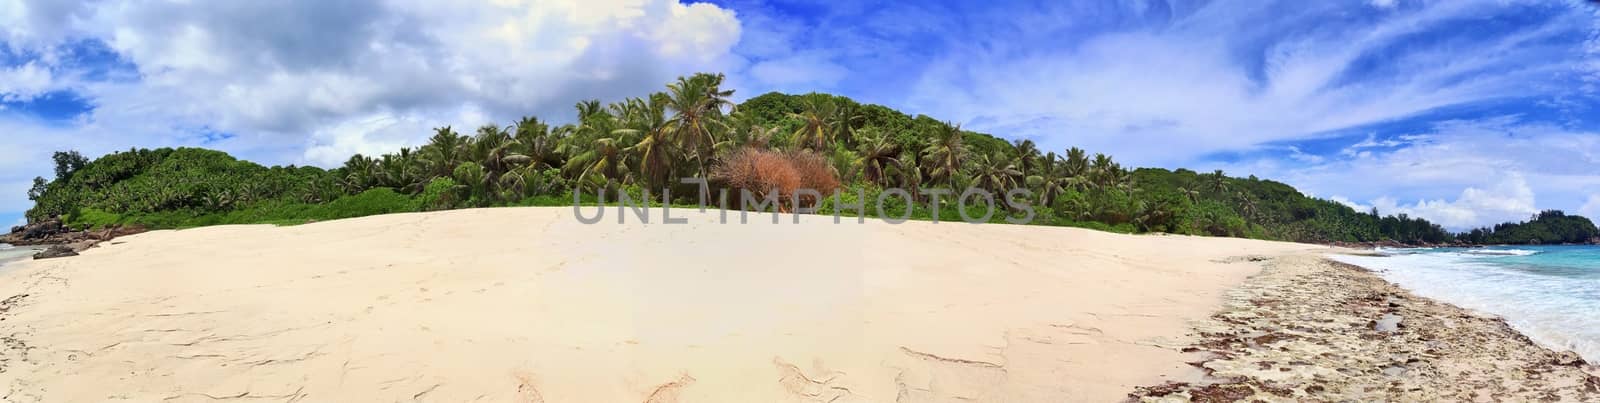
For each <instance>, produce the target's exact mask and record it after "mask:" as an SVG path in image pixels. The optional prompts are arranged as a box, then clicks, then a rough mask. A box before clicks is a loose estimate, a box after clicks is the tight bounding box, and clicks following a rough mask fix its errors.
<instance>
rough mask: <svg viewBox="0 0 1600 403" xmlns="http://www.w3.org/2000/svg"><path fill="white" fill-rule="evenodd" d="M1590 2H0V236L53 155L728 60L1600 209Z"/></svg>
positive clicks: (921, 109)
mask: <svg viewBox="0 0 1600 403" xmlns="http://www.w3.org/2000/svg"><path fill="white" fill-rule="evenodd" d="M1597 13H1600V7H1596V6H1593V5H1591V3H1588V2H1585V1H1579V0H1570V1H1566V0H1541V1H1519V0H1442V1H1408V0H1349V1H1325V2H1306V1H1261V0H1239V1H1230V0H1215V1H1189V0H1166V1H1162V0H1125V1H1111V0H1107V1H1089V0H1081V1H1056V0H1047V1H1006V0H1000V1H987V2H969V1H956V2H946V1H904V2H892V1H860V2H837V1H815V2H812V1H804V2H802V1H787V0H725V1H724V0H715V1H712V2H696V3H685V2H677V1H673V0H537V1H525V0H522V1H519V0H481V1H471V0H463V1H458V2H439V1H429V0H346V1H334V2H328V1H320V0H281V1H270V2H211V1H157V0H129V1H116V2H110V1H82V2H71V1H40V0H0V224H11V225H14V224H18V223H20V222H21V220H22V219H21V214H22V212H23V211H25V210H27V209H28V208H29V207H30V206H31V203H30V202H29V201H28V200H27V198H26V191H27V188H28V187H29V185H30V183H31V180H32V178H34V177H35V176H45V177H49V176H51V175H53V174H52V167H51V162H50V153H51V152H53V151H56V150H67V149H71V150H78V151H80V152H83V153H84V154H86V155H89V156H91V157H93V156H99V155H103V154H106V153H109V152H112V151H118V150H126V149H129V148H132V147H143V148H153V147H166V146H199V147H208V148H215V149H220V150H224V151H227V152H230V153H233V154H234V155H236V156H239V157H241V158H245V159H250V160H253V161H257V162H261V163H264V164H285V165H286V164H297V165H316V166H323V167H334V166H337V165H338V164H339V163H341V162H342V161H344V160H345V159H346V158H348V157H349V155H351V154H354V153H358V152H359V153H369V154H372V153H382V152H388V151H393V150H395V149H397V148H399V147H402V146H413V145H418V144H422V143H423V142H424V141H425V139H426V138H427V136H428V134H429V133H430V130H429V129H430V128H432V127H438V126H445V125H451V126H454V127H458V128H463V127H464V128H471V127H476V126H479V125H482V124H485V123H498V124H502V125H503V124H509V123H510V122H512V121H513V120H515V118H517V117H521V116H528V115H533V116H539V117H542V118H546V119H549V120H554V121H558V122H561V121H570V120H571V119H572V115H573V114H574V113H573V112H572V110H573V104H575V103H576V102H577V101H580V100H584V99H600V100H603V101H615V100H619V99H621V98H623V97H626V96H637V95H642V94H645V93H647V92H651V91H659V90H662V89H663V88H664V87H663V86H664V84H665V83H667V82H669V81H671V80H672V79H673V78H675V77H677V76H680V75H686V74H691V73H694V72H701V71H707V72H723V73H726V74H727V75H728V80H727V83H726V84H727V85H728V86H729V87H731V88H732V89H735V90H736V93H735V98H736V99H745V98H748V97H753V96H756V95H760V94H762V93H765V92H768V91H783V92H791V93H803V92H812V91H820V92H830V93H836V94H840V95H845V96H849V97H852V98H855V99H857V100H859V101H863V102H870V103H878V104H883V105H886V106H890V107H893V108H896V109H900V110H902V111H906V112H908V113H912V114H925V115H929V116H933V117H936V118H939V119H942V120H947V121H951V122H954V123H959V124H961V125H962V127H964V128H967V129H970V130H975V131H981V132H987V133H991V134H994V135H997V136H1000V137H1002V138H1007V139H1014V140H1015V139H1031V140H1033V141H1035V142H1036V143H1038V144H1039V145H1040V148H1041V149H1044V150H1048V151H1057V152H1058V153H1060V152H1061V150H1064V149H1066V148H1067V147H1073V146H1077V147H1082V148H1085V149H1088V150H1090V151H1091V152H1104V153H1107V154H1109V155H1112V156H1113V157H1115V158H1116V159H1118V160H1119V161H1120V162H1122V163H1124V165H1134V166H1154V167H1165V168H1179V167H1185V168H1191V169H1196V170H1200V171H1210V170H1213V169H1222V170H1224V171H1225V172H1227V173H1228V174H1230V175H1233V176H1247V175H1256V176H1259V177H1262V178H1269V179H1275V180H1279V181H1282V182H1285V183H1288V184H1290V185H1293V186H1295V187H1296V188H1298V189H1300V190H1301V191H1302V192H1305V193H1307V194H1310V195H1313V196H1316V197H1322V198H1328V199H1332V200H1336V201H1339V202H1342V203H1345V204H1349V205H1351V206H1353V207H1356V208H1358V209H1362V210H1366V209H1370V208H1374V207H1376V208H1377V209H1378V210H1379V211H1380V212H1382V213H1384V214H1394V213H1406V214H1410V215H1413V216H1421V217H1424V218H1427V219H1429V220H1432V221H1434V222H1438V223H1440V224H1442V225H1444V226H1446V227H1447V228H1451V229H1455V230H1460V229H1465V228H1471V227H1475V226H1481V225H1488V224H1493V223H1497V222H1503V221H1511V220H1523V219H1526V218H1527V217H1528V216H1530V215H1532V214H1534V213H1535V212H1537V211H1538V210H1541V209H1550V208H1555V209H1564V210H1567V211H1569V212H1577V213H1580V214H1586V215H1591V216H1600V169H1597V168H1600V114H1597V113H1596V112H1600V110H1597V108H1600V98H1596V92H1597V91H1600V14H1597Z"/></svg>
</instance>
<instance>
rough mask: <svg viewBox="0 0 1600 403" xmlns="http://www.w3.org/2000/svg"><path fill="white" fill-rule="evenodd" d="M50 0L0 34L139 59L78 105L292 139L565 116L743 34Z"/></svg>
mask: <svg viewBox="0 0 1600 403" xmlns="http://www.w3.org/2000/svg"><path fill="white" fill-rule="evenodd" d="M53 3H54V2H42V1H30V2H16V1H11V2H7V4H8V5H7V6H6V7H4V9H6V10H8V11H5V12H0V25H6V26H9V27H13V28H12V29H10V32H9V33H8V34H7V37H8V39H10V41H9V42H10V43H9V44H10V45H11V46H13V47H20V48H23V49H31V50H34V51H35V52H38V53H48V52H49V51H50V50H51V49H55V48H58V47H61V46H66V45H68V44H70V42H66V41H64V40H63V39H61V38H66V37H71V38H75V39H76V38H82V39H89V40H96V41H102V42H104V43H105V44H106V45H107V46H108V47H109V48H110V49H111V50H113V51H114V52H116V54H117V55H119V56H120V57H122V58H124V59H126V60H127V62H128V63H130V64H131V65H133V66H134V68H136V69H137V73H138V77H137V80H132V81H130V82H121V83H99V82H89V83H84V82H79V83H71V84H63V86H67V85H70V86H72V87H73V88H72V89H74V90H76V91H78V92H81V93H82V94H81V95H84V96H86V97H88V98H90V99H92V100H94V101H95V102H96V103H97V104H98V108H97V110H96V111H95V112H94V116H92V117H91V119H101V118H104V119H114V118H118V117H124V116H125V115H126V114H137V115H141V116H143V119H146V120H159V121H162V122H167V123H170V124H172V125H173V126H176V127H179V128H196V127H205V128H206V129H207V130H211V131H218V132H230V133H234V132H236V133H247V134H270V135H276V136H280V138H278V140H279V141H283V142H289V143H296V144H304V143H305V142H306V141H307V140H308V139H310V136H311V135H312V134H317V133H333V132H337V133H349V135H347V136H346V137H344V138H342V139H339V140H338V141H334V143H337V142H340V141H342V142H345V143H351V142H360V141H362V139H363V138H364V136H362V135H357V134H355V133H354V132H351V131H350V130H348V127H350V126H349V125H350V123H349V122H350V121H351V120H352V119H354V120H370V119H373V118H381V117H382V116H389V117H391V118H404V119H410V120H420V121H426V124H431V125H439V124H449V123H452V122H451V121H450V120H449V119H454V118H458V117H459V115H460V109H461V108H462V107H463V105H466V106H468V107H471V108H475V109H477V110H480V111H481V113H482V114H484V115H486V116H489V117H491V118H493V119H496V120H509V119H511V118H513V117H515V116H520V115H524V114H543V115H555V114H561V115H566V114H568V113H567V112H568V110H569V109H570V107H571V105H572V103H574V102H575V101H576V100H579V99H587V98H602V99H613V100H614V99H618V98H620V97H623V96H626V95H635V94H638V93H641V92H644V91H648V90H654V89H658V88H660V87H661V86H662V84H664V83H666V82H667V81H670V80H671V79H672V78H673V77H676V76H678V75H683V74H688V73H693V72H695V71H702V70H711V69H716V68H717V67H719V66H720V63H724V62H725V59H726V57H727V56H726V55H727V54H728V51H729V49H730V48H731V47H732V46H733V44H734V43H735V41H737V39H738V37H739V32H740V26H739V22H738V20H737V19H736V18H735V17H734V15H733V13H732V12H731V11H728V10H724V9H721V8H718V7H716V6H714V5H710V4H703V3H697V4H692V5H685V4H680V3H678V2H676V1H673V0H637V1H605V2H591V1H579V0H557V1H511V0H496V1H481V2H434V1H414V0H390V1H383V0H351V1H338V2H324V1H312V0H293V1H275V2H168V1H153V0H152V1H132V2H116V3H96V4H94V5H92V6H88V7H82V8H62V7H53ZM19 9H20V10H21V11H20V12H19V11H18V10H19ZM46 26H50V27H58V26H59V27H65V28H59V29H57V28H52V29H50V30H46V29H44V28H42V27H46ZM59 31H64V32H59ZM11 70H12V71H13V72H12V73H9V74H0V92H4V93H8V94H18V95H13V96H22V95H27V94H36V93H38V92H40V91H42V90H44V89H46V88H44V87H48V86H49V85H48V82H49V80H48V75H47V74H46V75H43V76H41V74H40V71H41V70H40V66H38V65H36V64H32V63H30V64H27V65H24V66H23V67H19V68H13V69H11ZM7 77H10V78H7ZM41 77H42V78H41ZM13 88H17V89H21V90H17V89H13ZM153 98H154V99H159V100H160V102H159V104H158V105H152V104H151V99H153ZM352 117H354V118H352ZM426 124H425V125H426ZM419 135H425V133H419ZM318 141H319V142H320V141H322V140H318ZM384 143H385V145H388V144H389V142H384ZM352 148H363V149H364V148H366V147H364V146H355V147H352ZM317 152H318V153H320V152H322V151H317ZM308 153H309V151H308ZM319 160H321V161H319V162H325V160H326V159H325V158H319Z"/></svg>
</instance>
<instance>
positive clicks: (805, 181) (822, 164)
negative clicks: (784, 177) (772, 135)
mask: <svg viewBox="0 0 1600 403" xmlns="http://www.w3.org/2000/svg"><path fill="white" fill-rule="evenodd" d="M785 157H787V158H788V160H789V163H790V164H793V165H794V170H795V173H797V174H799V175H800V188H801V189H812V190H816V191H817V193H819V194H821V195H822V197H828V196H829V195H832V194H833V191H834V190H835V189H838V188H839V178H837V177H835V176H834V174H833V164H830V163H829V162H828V159H827V158H825V157H823V156H822V155H821V154H817V153H814V152H810V151H791V152H789V153H787V154H786V155H785ZM817 202H818V201H817V200H812V199H811V198H810V197H805V198H802V199H801V200H800V203H801V205H803V206H816V204H817Z"/></svg>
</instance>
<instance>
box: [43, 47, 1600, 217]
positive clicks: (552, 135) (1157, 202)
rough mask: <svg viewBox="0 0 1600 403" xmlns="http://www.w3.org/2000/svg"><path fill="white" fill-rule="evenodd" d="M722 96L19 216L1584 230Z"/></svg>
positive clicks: (812, 101)
mask: <svg viewBox="0 0 1600 403" xmlns="http://www.w3.org/2000/svg"><path fill="white" fill-rule="evenodd" d="M721 84H722V76H721V75H714V74H697V75H694V76H691V77H683V78H680V79H679V80H677V81H676V82H673V83H671V84H668V85H667V86H666V88H665V89H666V91H664V92H657V93H652V94H647V95H644V96H642V97H638V98H630V99H627V100H624V101H622V102H618V103H614V104H609V105H604V104H601V103H600V102H599V101H584V102H579V103H578V104H577V105H576V108H575V109H576V111H575V112H576V117H575V119H573V122H574V123H571V124H561V125H554V124H551V123H549V121H546V120H542V119H539V118H535V117H528V118H523V119H521V120H518V121H516V122H512V124H510V125H508V126H497V125H490V126H484V127H480V128H477V129H476V130H475V131H474V132H472V134H470V135H467V134H462V133H461V132H458V131H457V130H456V129H454V128H450V127H443V128H438V129H436V130H435V133H434V134H433V136H432V137H431V138H430V139H429V141H428V143H427V144H425V145H422V146H420V147H416V148H403V149H400V150H395V152H393V153H389V154H384V155H379V156H365V155H355V156H352V157H350V159H349V160H348V161H347V162H345V163H344V164H343V166H341V167H338V168H335V169H331V170H324V169H321V168H316V167H294V166H289V167H264V166H261V165H258V164H255V163H251V162H248V161H240V160H237V159H235V158H233V157H231V156H229V155H227V154H225V153H222V152H219V151H212V150H204V149H195V148H179V149H165V148H164V149H156V150H146V149H134V150H128V151H125V152H117V153H112V154H109V155H106V156H104V157H101V158H99V159H96V160H94V161H88V160H87V159H86V158H84V157H82V156H80V155H78V154H77V153H75V152H63V153H57V155H56V175H55V178H54V179H53V180H46V179H44V178H39V179H36V180H35V184H34V187H33V189H32V190H30V191H29V198H30V199H31V200H33V201H34V202H35V206H34V208H33V209H31V210H29V211H28V213H27V217H28V219H29V221H30V222H32V221H38V220H44V219H47V218H51V217H60V218H61V219H62V220H63V221H64V222H65V223H66V224H67V225H68V226H70V227H73V228H90V227H105V226H112V225H141V226H146V227H152V228H171V227H189V226H199V225H212V224H228V223H302V222H306V221H308V220H327V219H338V218H348V217H356V216H362V215H370V214H383V213H393V212H405V211H426V210H439V209H452V208H467V207H489V206H517V205H566V204H569V203H571V202H572V199H571V197H572V196H571V195H572V192H573V191H574V190H577V191H578V192H580V193H582V194H584V195H586V196H585V197H586V198H588V200H590V201H593V200H594V195H596V194H598V193H599V191H600V190H602V189H605V190H609V191H611V192H612V193H611V194H615V192H618V191H622V192H628V193H630V194H634V195H641V196H642V193H643V192H644V191H645V189H649V190H650V193H651V194H653V195H660V194H661V191H662V190H669V189H670V190H671V192H672V194H673V195H674V196H675V200H674V202H680V203H686V204H692V203H695V202H696V200H698V199H697V198H698V197H700V196H701V195H700V194H699V193H698V191H699V189H698V188H697V187H687V188H685V187H684V185H681V184H678V183H677V179H678V178H682V177H699V178H708V179H709V182H710V183H711V184H712V187H713V188H714V189H750V190H752V191H755V192H766V191H768V190H770V189H779V190H778V191H779V192H780V193H784V194H783V196H784V197H785V198H787V197H788V196H790V195H789V194H788V193H787V192H790V191H792V190H793V189H796V188H813V189H818V190H821V191H823V192H824V193H825V194H826V193H827V192H828V191H829V190H832V189H839V190H840V191H841V192H842V193H844V194H846V195H847V196H845V197H846V199H849V200H848V201H847V202H853V201H856V200H854V199H855V198H857V197H858V195H863V194H864V195H865V197H866V199H865V200H877V196H878V195H879V194H880V192H882V191H883V189H886V188H891V187H897V188H902V189H921V188H950V189H966V188H969V187H976V188H980V189H984V190H988V191H990V192H992V193H994V194H996V195H1001V194H1005V193H1006V192H1007V191H1009V190H1012V189H1019V188H1020V189H1026V190H1028V191H1030V192H1031V194H1032V196H1031V199H1029V200H1027V202H1028V203H1029V204H1031V205H1033V206H1035V213H1036V217H1035V218H1034V219H1033V220H1032V223H1033V224H1041V225H1065V226H1080V227H1089V228H1097V229H1102V230H1111V231H1119V232H1165V233H1178V234H1196V235H1211V236H1231V237H1250V238H1261V239H1277V240H1289V241H1300V242H1378V241H1390V240H1392V241H1396V242H1401V243H1407V244H1440V243H1450V242H1456V241H1461V242H1470V243H1525V242H1540V243H1562V242H1566V243H1573V242H1587V241H1589V240H1591V239H1593V238H1594V237H1595V236H1596V231H1595V227H1594V225H1593V224H1592V223H1590V222H1589V220H1587V219H1584V218H1582V217H1577V216H1567V215H1564V214H1562V213H1560V212H1546V213H1543V214H1540V216H1539V217H1536V218H1535V220H1534V221H1533V222H1529V223H1522V224H1502V225H1499V226H1496V227H1494V228H1490V229H1479V230H1474V231H1472V232H1469V233H1466V234H1461V235H1459V236H1457V235H1456V234H1451V233H1449V232H1448V231H1446V230H1444V229H1443V228H1442V227H1440V226H1439V225H1436V224H1433V223H1430V222H1428V221H1426V220H1423V219H1421V218H1412V217H1406V216H1404V215H1400V216H1380V215H1379V214H1378V212H1377V211H1370V212H1359V211H1355V210H1353V209H1351V208H1350V207H1348V206H1345V205H1343V204H1340V203H1336V202H1333V201H1329V200H1323V199H1317V198H1312V197H1307V196H1305V195H1303V194H1301V193H1300V192H1298V191H1296V190H1295V189H1294V188H1293V187H1290V186H1288V185H1286V184H1283V183H1279V182H1274V181H1271V180H1264V179H1259V178H1256V177H1254V176H1251V177H1248V178H1235V177H1229V176H1227V175H1225V174H1224V173H1223V172H1222V171H1214V172H1209V173H1199V172H1194V171H1190V170H1185V169H1179V170H1177V171H1169V170H1165V169H1156V168H1140V169H1129V168H1126V167H1124V166H1122V165H1121V164H1120V163H1118V162H1116V161H1114V160H1113V159H1112V157H1111V156H1108V155H1104V154H1098V153H1090V152H1089V151H1086V150H1082V149H1078V148H1068V149H1064V150H1041V149H1039V148H1038V147H1037V145H1035V144H1034V143H1033V142H1032V141H1028V140H1021V141H1015V142H1008V141H1005V140H1002V139H1000V138H997V137H995V136H992V135H989V134H985V133H977V132H972V131H968V130H963V129H961V128H960V127H959V126H957V125H953V124H950V123H946V122H942V121H939V120H937V119H935V118H932V117H928V116H921V115H918V116H911V115H907V114H905V113H901V112H899V111H896V110H893V109H890V108H887V107H884V106H881V105H871V104H860V103H857V102H855V101H853V100H851V99H849V98H845V97H840V96H834V95H828V94H805V95H787V94H780V93H769V94H764V95H761V96H757V97H754V98H750V99H748V100H746V101H745V102H743V103H740V104H737V105H735V104H734V103H733V102H731V101H730V100H729V99H730V97H731V96H732V94H733V91H732V90H728V89H724V88H722V87H721ZM959 193H960V192H959V191H956V192H955V194H959ZM913 194H914V195H915V193H913ZM806 203H810V204H819V205H820V207H821V208H822V210H823V211H824V212H827V211H831V210H832V207H833V206H831V201H829V200H827V199H826V198H824V200H808V201H806ZM930 204H931V203H929V200H926V199H925V198H922V197H917V198H915V199H914V200H913V202H912V203H911V204H910V205H903V204H897V205H894V206H891V208H892V209H893V210H894V211H895V212H896V215H898V214H899V213H906V214H909V215H910V216H911V217H913V218H921V219H927V218H932V217H935V216H937V217H939V218H940V219H943V220H950V221H955V220H957V219H958V215H957V213H956V212H955V207H953V205H954V203H953V201H952V200H950V199H949V198H947V199H946V202H945V203H944V204H943V207H942V208H941V209H940V210H939V211H932V210H931V208H930ZM869 205H871V203H869ZM999 205H1000V206H1001V208H1004V206H1005V204H1004V203H1001V204H999ZM792 207H795V206H786V207H785V208H792ZM908 210H909V211H908ZM868 214H869V215H872V213H871V212H869V213H868ZM978 215H981V213H979V214H978ZM1005 215H1006V214H1004V212H1001V213H1000V214H995V215H994V217H993V219H992V221H995V222H1001V221H1002V219H1003V218H1002V217H1004V216H1005Z"/></svg>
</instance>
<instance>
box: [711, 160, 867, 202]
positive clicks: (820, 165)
mask: <svg viewBox="0 0 1600 403" xmlns="http://www.w3.org/2000/svg"><path fill="white" fill-rule="evenodd" d="M711 174H712V177H713V178H714V179H716V180H719V181H722V182H723V183H725V184H726V185H727V186H728V187H729V188H731V190H732V191H731V192H729V194H728V196H729V197H728V198H729V200H728V201H729V202H730V203H735V204H738V205H741V206H742V199H740V198H739V191H740V190H749V191H750V193H751V194H753V195H755V196H756V197H757V198H758V199H759V198H765V197H766V196H767V194H768V193H770V192H772V191H774V190H776V191H777V192H778V199H779V200H780V201H779V204H780V205H781V206H782V207H781V209H782V210H785V211H788V210H789V209H790V208H792V207H794V206H792V205H791V204H793V203H791V201H792V200H791V198H792V197H794V193H795V190H796V189H812V190H816V191H817V192H818V193H819V194H821V195H823V197H827V196H828V195H831V194H833V191H834V190H835V189H838V188H839V179H838V178H837V177H835V176H834V174H833V168H832V166H831V165H830V164H829V163H828V159H827V158H824V157H823V156H821V155H818V154H816V153H812V152H809V151H791V152H787V153H784V152H777V151H772V150H766V149H759V148H751V147H746V148H741V149H739V150H737V151H734V152H733V153H730V154H728V155H727V156H726V157H723V158H722V161H721V162H720V163H719V164H717V166H715V167H712V171H711ZM817 202H818V200H813V199H812V198H811V197H809V196H808V197H804V198H803V199H802V200H801V201H800V204H801V205H804V206H815V205H816V204H817Z"/></svg>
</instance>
